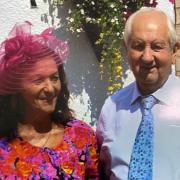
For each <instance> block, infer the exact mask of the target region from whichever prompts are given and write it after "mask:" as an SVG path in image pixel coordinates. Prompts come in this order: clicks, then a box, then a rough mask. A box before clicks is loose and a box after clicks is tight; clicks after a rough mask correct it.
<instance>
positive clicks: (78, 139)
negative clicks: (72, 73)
mask: <svg viewBox="0 0 180 180" xmlns="http://www.w3.org/2000/svg"><path fill="white" fill-rule="evenodd" d="M67 54H68V45H67V43H65V42H63V41H61V40H59V39H57V38H56V37H55V36H53V35H52V29H51V28H49V29H47V30H45V31H44V32H43V33H41V34H38V35H37V34H36V35H32V34H31V23H29V22H24V23H20V24H16V25H15V27H14V28H13V29H12V31H11V32H10V34H9V37H8V38H7V39H6V40H5V41H4V42H3V43H2V44H1V47H0V137H1V138H0V179H8V180H13V179H35V180H36V179H48V180H50V179H65V180H66V179H78V180H79V179H82V180H83V179H99V175H98V153H97V145H96V137H95V134H94V131H93V130H92V129H91V128H90V126H88V125H87V124H85V123H84V122H82V121H80V120H77V119H75V118H73V113H72V111H71V109H70V108H69V107H68V100H69V91H68V89H67V82H66V77H65V72H64V69H63V63H64V61H65V59H66V56H67Z"/></svg>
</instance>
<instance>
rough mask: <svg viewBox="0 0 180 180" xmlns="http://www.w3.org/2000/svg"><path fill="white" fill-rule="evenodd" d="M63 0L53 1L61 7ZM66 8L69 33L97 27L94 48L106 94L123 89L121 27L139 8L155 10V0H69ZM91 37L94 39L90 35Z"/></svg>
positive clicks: (77, 33)
mask: <svg viewBox="0 0 180 180" xmlns="http://www.w3.org/2000/svg"><path fill="white" fill-rule="evenodd" d="M65 1H66V0H54V4H55V5H57V6H63V4H64V3H65ZM71 2H72V4H73V6H72V7H71V8H69V9H68V17H67V18H66V20H67V28H68V31H71V32H72V33H74V34H76V35H77V36H78V35H79V34H80V33H81V32H82V31H85V30H86V27H88V26H87V25H92V27H96V29H97V32H96V38H95V41H94V42H93V43H94V46H95V47H97V48H99V49H100V54H99V56H98V58H99V62H100V63H99V64H100V65H99V72H100V74H101V77H102V78H103V75H104V73H108V83H109V85H108V89H107V90H108V91H109V93H112V92H114V91H115V90H117V89H119V88H121V87H122V72H123V66H122V61H123V59H122V52H121V42H122V37H123V30H124V24H125V22H126V20H127V18H128V17H129V15H130V14H132V13H133V12H135V11H136V10H138V9H139V8H140V7H142V6H147V7H149V6H151V7H155V6H156V5H157V1H156V0H71ZM91 36H93V35H92V34H91Z"/></svg>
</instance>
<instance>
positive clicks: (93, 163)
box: [85, 129, 100, 180]
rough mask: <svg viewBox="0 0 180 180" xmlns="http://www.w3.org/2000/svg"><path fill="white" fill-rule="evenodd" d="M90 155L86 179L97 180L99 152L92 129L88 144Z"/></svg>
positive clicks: (88, 156)
mask: <svg viewBox="0 0 180 180" xmlns="http://www.w3.org/2000/svg"><path fill="white" fill-rule="evenodd" d="M87 148H88V150H87V152H88V155H87V164H86V172H85V173H86V179H88V180H95V179H96V180H97V179H100V177H99V152H98V147H97V139H96V134H95V132H94V131H93V130H92V129H91V130H90V136H89V144H88V147H87Z"/></svg>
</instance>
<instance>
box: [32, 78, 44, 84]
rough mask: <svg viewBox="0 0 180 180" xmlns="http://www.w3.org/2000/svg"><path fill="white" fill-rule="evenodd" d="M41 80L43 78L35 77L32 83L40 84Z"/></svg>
mask: <svg viewBox="0 0 180 180" xmlns="http://www.w3.org/2000/svg"><path fill="white" fill-rule="evenodd" d="M42 82H43V79H35V80H33V83H34V84H41V83H42Z"/></svg>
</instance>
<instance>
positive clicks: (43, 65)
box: [21, 57, 61, 114]
mask: <svg viewBox="0 0 180 180" xmlns="http://www.w3.org/2000/svg"><path fill="white" fill-rule="evenodd" d="M23 79H24V80H23V83H22V85H23V90H22V93H21V95H22V97H23V99H24V101H25V106H26V107H25V108H26V112H30V113H32V112H39V113H46V114H49V113H52V112H53V111H54V109H55V106H56V101H57V97H58V95H59V93H60V90H61V82H60V79H59V74H58V67H57V65H56V63H55V61H54V59H53V57H45V58H43V59H40V60H38V61H37V63H36V64H35V65H34V66H33V67H32V71H31V72H29V73H28V74H27V75H26V77H25V78H23Z"/></svg>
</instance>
